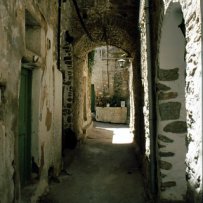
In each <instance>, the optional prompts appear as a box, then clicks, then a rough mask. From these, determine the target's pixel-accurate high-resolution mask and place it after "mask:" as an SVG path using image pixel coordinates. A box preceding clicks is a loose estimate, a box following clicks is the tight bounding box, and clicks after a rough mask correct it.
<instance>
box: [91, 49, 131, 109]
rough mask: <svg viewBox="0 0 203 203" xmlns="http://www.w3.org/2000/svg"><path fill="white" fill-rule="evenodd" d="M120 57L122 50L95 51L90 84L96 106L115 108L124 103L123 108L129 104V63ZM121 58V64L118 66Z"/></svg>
mask: <svg viewBox="0 0 203 203" xmlns="http://www.w3.org/2000/svg"><path fill="white" fill-rule="evenodd" d="M107 49H108V50H107ZM107 52H108V54H107ZM122 55H125V53H124V52H123V51H122V50H119V49H118V48H116V47H112V46H110V47H108V48H107V47H106V46H102V47H99V48H96V49H95V53H94V64H93V66H92V77H91V78H92V79H91V84H92V85H94V91H95V105H96V106H103V107H104V106H106V105H107V103H108V104H109V106H112V107H116V106H121V101H125V106H126V104H127V103H129V102H128V100H129V85H128V81H129V70H128V68H129V67H130V62H129V59H128V58H127V59H125V60H124V59H123V58H124V57H123V58H122V57H121V56H122ZM119 57H120V58H119ZM121 58H122V59H123V60H124V61H123V64H119V60H120V59H121ZM121 65H122V67H121Z"/></svg>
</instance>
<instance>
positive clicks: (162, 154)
mask: <svg viewBox="0 0 203 203" xmlns="http://www.w3.org/2000/svg"><path fill="white" fill-rule="evenodd" d="M174 155H175V153H173V152H159V156H161V157H171V156H174Z"/></svg>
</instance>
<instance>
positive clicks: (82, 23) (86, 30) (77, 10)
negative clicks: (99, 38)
mask: <svg viewBox="0 0 203 203" xmlns="http://www.w3.org/2000/svg"><path fill="white" fill-rule="evenodd" d="M72 2H73V5H74V7H75V10H76V13H77V15H78V18H79V21H80V24H81V25H82V28H83V30H84V31H85V33H86V34H87V36H88V38H89V39H90V40H91V41H92V42H93V41H94V40H93V38H92V36H91V34H90V33H89V31H88V29H87V27H86V25H85V23H84V21H83V18H82V16H81V14H80V9H79V7H78V4H77V1H76V0H72Z"/></svg>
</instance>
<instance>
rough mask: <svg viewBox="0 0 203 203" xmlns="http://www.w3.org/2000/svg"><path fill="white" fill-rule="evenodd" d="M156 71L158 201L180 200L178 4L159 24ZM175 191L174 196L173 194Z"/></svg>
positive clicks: (182, 121)
mask: <svg viewBox="0 0 203 203" xmlns="http://www.w3.org/2000/svg"><path fill="white" fill-rule="evenodd" d="M159 50H160V53H159V69H158V70H157V76H156V77H157V83H158V84H157V86H158V92H157V134H158V152H159V163H160V164H159V172H160V189H161V194H160V196H161V199H166V200H184V196H185V195H186V188H187V183H186V179H185V171H186V165H185V158H186V152H187V149H186V142H185V140H186V135H187V125H186V108H185V74H186V62H185V24H184V18H183V14H182V9H181V5H180V4H179V3H171V4H170V6H169V8H168V10H167V12H166V14H165V16H164V20H163V24H162V29H161V40H160V48H159ZM177 191H178V192H177Z"/></svg>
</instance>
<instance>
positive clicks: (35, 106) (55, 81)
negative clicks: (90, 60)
mask: <svg viewBox="0 0 203 203" xmlns="http://www.w3.org/2000/svg"><path fill="white" fill-rule="evenodd" d="M56 3H57V2H56V1H54V0H53V1H43V2H41V3H39V4H38V2H37V1H26V4H24V3H23V2H21V1H16V2H13V1H1V3H0V10H1V12H0V13H1V14H0V18H1V25H0V36H1V50H0V55H1V59H2V60H1V62H0V72H1V73H0V88H1V104H0V112H1V116H0V143H1V148H0V154H1V155H0V156H1V167H0V202H2V203H3V202H5V203H6V202H13V201H26V202H31V201H33V202H36V200H37V196H39V195H40V194H42V193H43V192H44V191H45V188H46V187H47V185H48V170H49V168H50V167H51V168H53V169H54V173H55V174H58V173H59V171H60V165H61V125H62V121H61V112H62V100H61V98H62V95H61V93H62V77H61V73H60V72H59V71H58V70H57V66H56V59H57V55H56V53H57V52H56V46H57V43H56V40H55V39H56V34H57V33H56V30H57V6H56V5H57V4H56ZM22 67H23V68H25V69H30V71H32V90H31V91H32V95H31V100H32V102H31V114H32V117H31V120H32V126H31V135H30V136H31V156H32V157H33V158H34V161H35V163H36V165H37V166H38V168H39V176H40V178H39V180H37V181H36V184H35V185H34V187H33V188H35V189H36V190H34V191H31V193H30V195H29V196H28V195H26V197H25V196H24V195H21V191H22V187H21V183H20V178H19V176H20V174H19V167H20V166H19V150H20V149H19V145H18V141H19V124H20V122H22V121H21V120H19V118H18V116H19V92H20V85H21V84H20V79H21V69H22ZM30 162H31V157H30ZM30 173H31V171H30ZM23 175H24V174H23ZM27 181H28V182H29V181H34V180H32V177H31V180H30V179H29V180H27ZM29 183H30V182H29ZM20 199H21V200H20Z"/></svg>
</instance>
